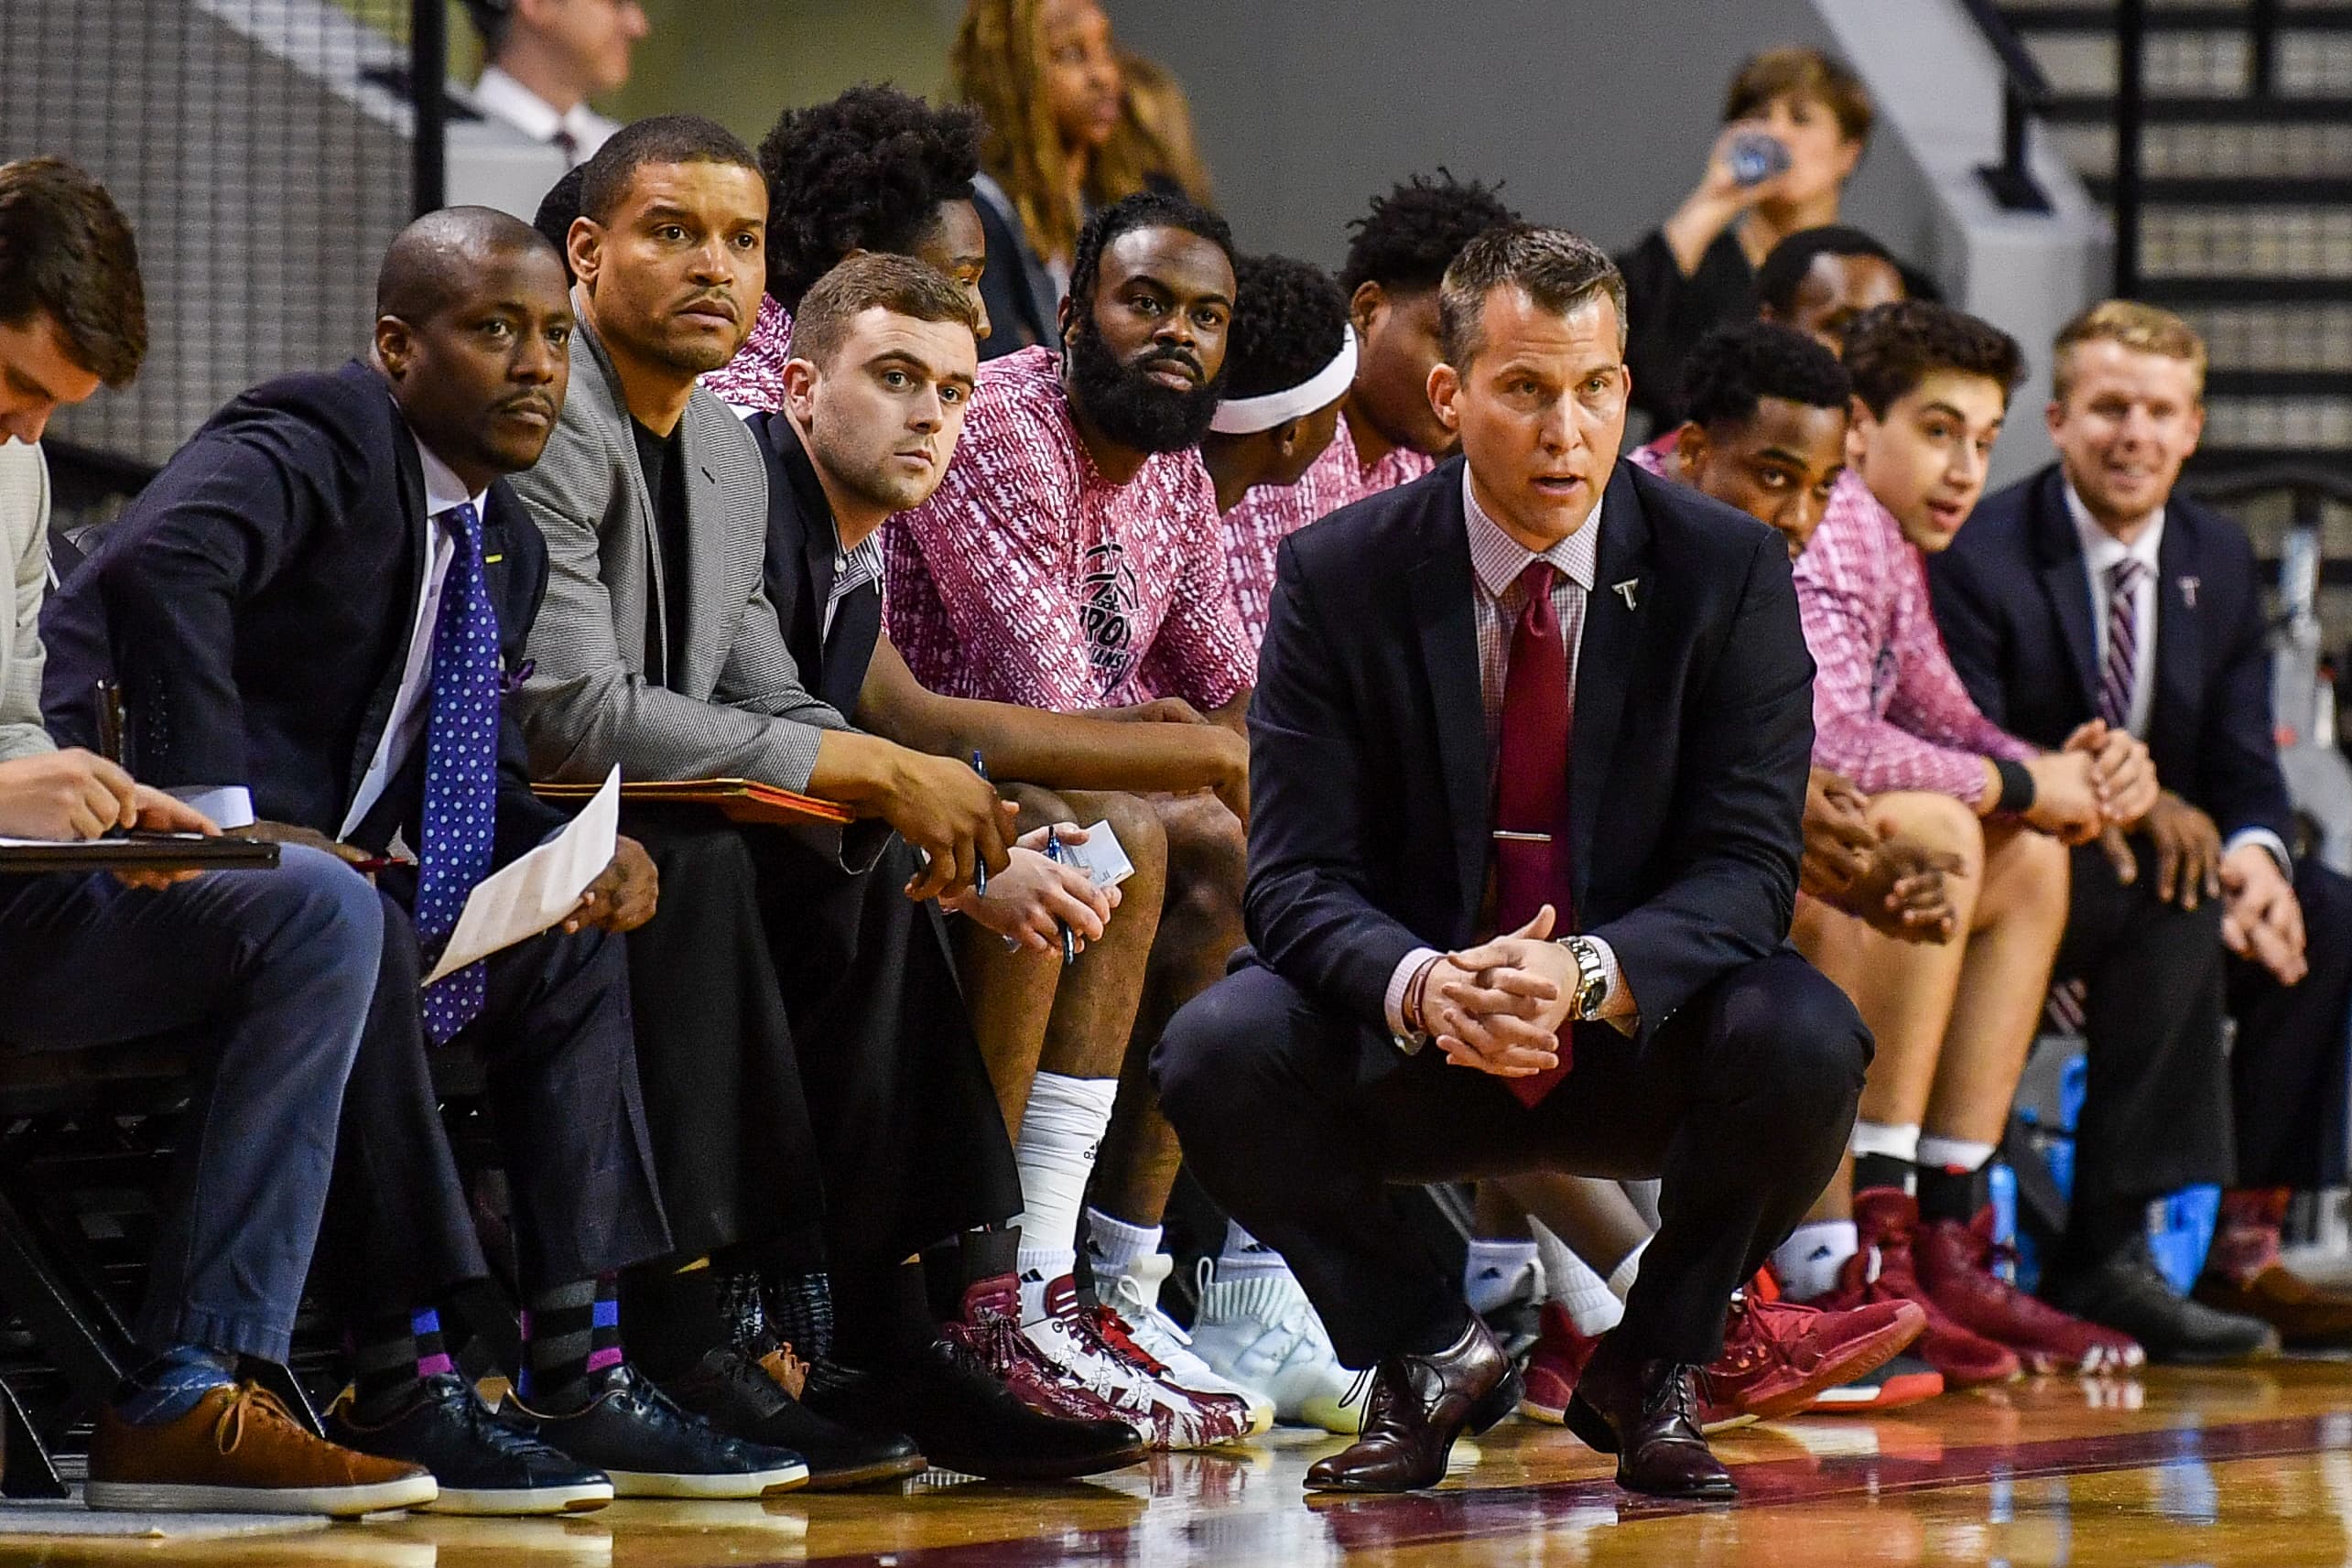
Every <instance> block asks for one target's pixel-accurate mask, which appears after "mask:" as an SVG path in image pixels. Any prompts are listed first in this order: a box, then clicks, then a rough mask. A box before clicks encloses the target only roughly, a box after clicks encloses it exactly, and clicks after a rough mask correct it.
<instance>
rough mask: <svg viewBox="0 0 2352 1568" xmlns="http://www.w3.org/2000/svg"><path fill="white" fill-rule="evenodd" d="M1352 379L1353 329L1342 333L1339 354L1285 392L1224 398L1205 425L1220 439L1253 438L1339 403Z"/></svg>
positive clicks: (1354, 367)
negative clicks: (1260, 433)
mask: <svg viewBox="0 0 2352 1568" xmlns="http://www.w3.org/2000/svg"><path fill="white" fill-rule="evenodd" d="M1355 379H1356V330H1355V329H1354V328H1352V327H1349V328H1347V329H1345V330H1344V331H1343V334H1342V336H1341V338H1340V340H1339V353H1338V354H1336V355H1335V356H1333V358H1332V361H1331V362H1330V363H1329V364H1328V365H1325V366H1324V367H1323V368H1322V369H1321V370H1319V371H1317V372H1316V373H1314V374H1313V375H1312V376H1310V377H1308V378H1307V379H1306V380H1305V381H1302V382H1300V383H1299V384H1297V385H1296V386H1294V387H1292V388H1290V389H1289V390H1288V391H1285V392H1269V393H1265V394H1263V395H1260V396H1257V397H1229V398H1227V399H1226V400H1225V401H1224V402H1222V403H1219V405H1218V406H1217V417H1215V418H1214V419H1211V420H1210V421H1209V428H1210V429H1212V430H1214V431H1216V432H1218V433H1219V435H1224V436H1253V435H1255V434H1257V433H1258V432H1259V431H1260V430H1271V429H1273V428H1274V427H1275V426H1277V425H1279V424H1281V423H1282V422H1283V421H1284V420H1285V419H1295V418H1297V417H1299V416H1301V415H1304V414H1312V413H1314V412H1315V411H1316V410H1317V409H1318V408H1321V407H1323V406H1325V405H1327V404H1332V403H1337V402H1339V397H1340V395H1341V394H1342V393H1345V392H1346V391H1347V390H1348V384H1349V382H1351V381H1353V380H1355Z"/></svg>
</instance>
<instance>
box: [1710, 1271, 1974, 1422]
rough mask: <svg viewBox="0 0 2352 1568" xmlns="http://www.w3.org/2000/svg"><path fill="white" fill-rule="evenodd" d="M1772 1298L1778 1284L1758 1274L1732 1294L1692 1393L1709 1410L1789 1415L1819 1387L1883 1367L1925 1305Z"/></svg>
mask: <svg viewBox="0 0 2352 1568" xmlns="http://www.w3.org/2000/svg"><path fill="white" fill-rule="evenodd" d="M1779 1295H1780V1287H1779V1282H1778V1281H1775V1280H1773V1279H1772V1276H1771V1274H1769V1273H1767V1272H1759V1273H1758V1274H1757V1276H1756V1279H1755V1281H1754V1282H1753V1283H1751V1285H1750V1288H1749V1289H1748V1290H1746V1291H1743V1292H1740V1294H1738V1295H1736V1296H1734V1297H1732V1299H1731V1315H1730V1316H1729V1319H1727V1320H1726V1322H1725V1324H1724V1329H1723V1354H1722V1355H1720V1356H1718V1357H1716V1358H1715V1359H1714V1361H1713V1362H1711V1363H1709V1364H1708V1366H1707V1368H1706V1369H1705V1370H1704V1371H1702V1372H1701V1373H1700V1374H1699V1384H1700V1388H1699V1397H1700V1399H1701V1400H1702V1401H1703V1402H1704V1403H1705V1404H1706V1405H1707V1407H1708V1408H1709V1409H1717V1408H1719V1409H1723V1410H1727V1411H1738V1412H1740V1413H1741V1414H1744V1415H1748V1416H1750V1417H1752V1418H1754V1419H1755V1420H1757V1421H1777V1420H1778V1419H1780V1418H1781V1417H1782V1416H1785V1415H1794V1414H1796V1413H1797V1412H1798V1411H1802V1410H1804V1409H1805V1407H1806V1406H1808V1405H1810V1404H1812V1403H1813V1401H1814V1400H1815V1398H1817V1397H1818V1396H1819V1395H1820V1394H1821V1393H1822V1392H1823V1391H1824V1390H1828V1389H1834V1388H1836V1387H1837V1385H1839V1384H1840V1383H1843V1382H1845V1381H1846V1380H1847V1379H1849V1378H1858V1377H1859V1376H1861V1375H1862V1374H1863V1373H1865V1372H1870V1371H1875V1370H1876V1369H1877V1368H1881V1367H1883V1366H1885V1365H1886V1364H1887V1363H1888V1362H1889V1361H1891V1360H1892V1359H1893V1358H1894V1357H1897V1356H1899V1355H1901V1354H1902V1351H1903V1350H1904V1349H1905V1348H1906V1347H1907V1346H1909V1345H1910V1344H1911V1342H1912V1341H1913V1340H1914V1339H1917V1338H1918V1337H1919V1336H1920V1335H1921V1334H1922V1333H1923V1332H1924V1331H1925V1329H1926V1327H1927V1314H1926V1311H1925V1309H1924V1308H1922V1307H1921V1306H1919V1305H1918V1304H1917V1303H1913V1302H1908V1301H1899V1300H1881V1301H1868V1302H1863V1303H1859V1305H1856V1306H1852V1307H1848V1308H1843V1309H1836V1310H1830V1311H1824V1310H1822V1309H1820V1308H1818V1307H1808V1306H1798V1305H1796V1304H1795V1303H1792V1302H1784V1301H1782V1300H1780V1299H1779Z"/></svg>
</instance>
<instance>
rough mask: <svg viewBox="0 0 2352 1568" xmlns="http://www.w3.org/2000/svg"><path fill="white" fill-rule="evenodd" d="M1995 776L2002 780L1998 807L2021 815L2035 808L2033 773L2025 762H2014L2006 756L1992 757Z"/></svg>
mask: <svg viewBox="0 0 2352 1568" xmlns="http://www.w3.org/2000/svg"><path fill="white" fill-rule="evenodd" d="M1987 761H1989V762H1991V763H1992V765H1993V773H1994V776H1995V777H1997V778H1999V779H2000V806H1999V807H1998V809H2000V810H2002V811H2008V812H2015V813H2017V814H2018V815H2020V816H2022V815H2023V814H2024V813H2026V812H2029V811H2031V810H2032V809H2033V795H2034V790H2033V773H2032V770H2031V769H2030V768H2028V767H2027V766H2026V765H2025V764H2024V763H2023V762H2011V761H2009V760H2008V759H2007V758H2005V757H1991V758H1988V759H1987Z"/></svg>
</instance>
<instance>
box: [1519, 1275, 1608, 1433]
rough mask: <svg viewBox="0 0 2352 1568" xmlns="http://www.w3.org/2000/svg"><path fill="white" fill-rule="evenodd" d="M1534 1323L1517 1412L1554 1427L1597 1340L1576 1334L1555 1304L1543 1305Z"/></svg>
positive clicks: (1563, 1411) (1564, 1311) (1566, 1317)
mask: <svg viewBox="0 0 2352 1568" xmlns="http://www.w3.org/2000/svg"><path fill="white" fill-rule="evenodd" d="M1535 1324H1536V1330H1535V1344H1534V1348H1532V1349H1531V1350H1529V1351H1528V1352H1527V1363H1526V1366H1525V1367H1524V1368H1523V1369H1522V1372H1521V1377H1522V1379H1523V1381H1524V1382H1525V1384H1526V1387H1525V1388H1524V1389H1523V1390H1522V1391H1521V1393H1520V1396H1519V1413H1520V1414H1521V1415H1523V1416H1525V1417H1526V1418H1527V1419H1528V1420H1529V1421H1540V1422H1544V1423H1545V1425H1546V1426H1558V1425H1559V1424H1560V1423H1561V1422H1562V1421H1564V1420H1565V1419H1566V1415H1567V1409H1568V1399H1569V1397H1570V1396H1571V1395H1573V1394H1574V1393H1575V1392H1576V1391H1577V1379H1578V1378H1581V1377H1583V1376H1584V1375H1585V1363H1586V1362H1588V1361H1589V1360H1591V1359H1592V1353H1593V1348H1594V1347H1595V1346H1598V1345H1599V1343H1600V1341H1599V1340H1598V1339H1595V1338H1592V1337H1589V1336H1586V1335H1582V1334H1579V1333H1577V1325H1576V1323H1575V1321H1574V1320H1573V1319H1571V1318H1570V1317H1569V1316H1568V1313H1567V1309H1566V1307H1563V1306H1562V1305H1561V1304H1560V1303H1557V1302H1545V1303H1544V1305H1543V1307H1542V1309H1541V1310H1540V1311H1539V1312H1538V1313H1537V1314H1536V1316H1535Z"/></svg>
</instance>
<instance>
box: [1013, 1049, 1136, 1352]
mask: <svg viewBox="0 0 2352 1568" xmlns="http://www.w3.org/2000/svg"><path fill="white" fill-rule="evenodd" d="M1118 1095H1119V1080H1118V1079H1116V1078H1073V1077H1068V1076H1064V1075H1063V1074H1060V1073H1039V1074H1038V1075H1037V1081H1036V1082H1035V1084H1033V1085H1031V1086H1030V1089H1029V1108H1028V1110H1027V1111H1026V1112H1025V1113H1024V1115H1023V1116H1022V1118H1021V1136H1020V1138H1019V1139H1017V1140H1015V1141H1014V1142H1013V1163H1014V1164H1015V1165H1016V1166H1018V1167H1019V1168H1020V1171H1021V1201H1022V1210H1021V1217H1020V1219H1019V1220H1018V1221H1017V1222H1016V1223H1017V1224H1019V1226H1020V1227H1021V1251H1020V1268H1021V1316H1022V1320H1023V1321H1024V1322H1034V1321H1035V1319H1037V1318H1040V1317H1043V1316H1044V1315H1045V1312H1046V1286H1047V1285H1049V1284H1051V1283H1052V1282H1053V1281H1056V1280H1058V1279H1060V1278H1061V1277H1062V1276H1063V1275H1065V1274H1067V1273H1068V1272H1070V1271H1071V1270H1073V1269H1075V1268H1076V1267H1077V1266H1078V1209H1079V1207H1080V1206H1082V1205H1083V1204H1084V1203H1085V1202H1086V1183H1087V1178H1088V1177H1089V1176H1091V1175H1092V1174H1093V1173H1094V1156H1095V1153H1096V1151H1098V1150H1099V1149H1100V1147H1101V1146H1102V1130H1103V1129H1104V1128H1106V1127H1108V1126H1110V1125H1111V1101H1112V1100H1114V1099H1116V1098H1118Z"/></svg>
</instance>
